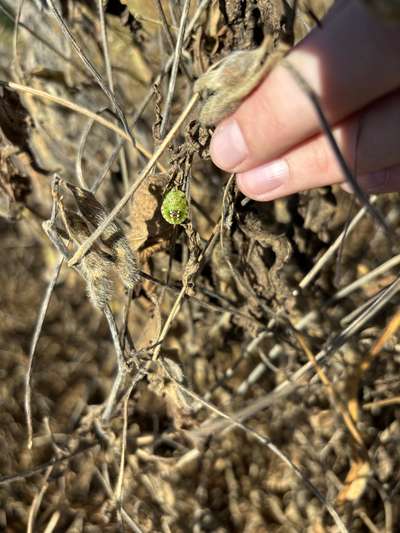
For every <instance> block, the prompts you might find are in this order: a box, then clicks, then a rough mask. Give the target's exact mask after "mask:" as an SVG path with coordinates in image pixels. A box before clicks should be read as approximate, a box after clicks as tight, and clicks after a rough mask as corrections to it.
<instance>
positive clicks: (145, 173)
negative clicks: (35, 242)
mask: <svg viewBox="0 0 400 533" xmlns="http://www.w3.org/2000/svg"><path fill="white" fill-rule="evenodd" d="M198 99H199V94H198V93H195V94H194V95H193V96H192V98H191V99H190V101H189V102H188V104H187V106H186V108H185V109H184V110H183V111H182V113H181V115H180V117H179V118H178V120H177V121H176V122H175V124H174V125H173V127H172V128H171V129H170V131H169V132H168V134H167V135H166V136H165V138H164V140H163V142H162V143H161V144H160V145H159V146H158V148H157V149H156V151H155V152H154V154H153V156H152V157H151V159H150V160H149V161H148V163H147V165H146V166H145V168H144V169H143V170H142V172H141V173H140V176H139V178H138V179H137V180H136V181H135V183H133V184H132V185H131V186H130V187H129V189H128V191H127V192H126V193H125V194H124V196H123V197H122V198H121V199H120V201H119V202H118V203H117V205H116V206H115V207H114V208H113V209H112V211H111V212H110V214H109V215H108V217H107V218H106V219H105V220H104V221H103V222H102V223H101V224H99V226H98V227H97V229H96V230H95V231H94V232H93V233H92V234H91V236H90V237H88V238H87V239H86V241H85V242H83V243H82V244H81V246H80V247H79V248H78V249H77V251H76V252H75V254H74V255H73V256H72V258H71V259H70V261H69V262H68V265H69V266H73V265H75V264H76V263H77V262H78V261H80V259H81V258H82V257H83V256H84V255H85V253H86V252H87V251H88V250H89V248H90V247H91V246H92V245H93V243H94V242H95V241H96V240H97V239H98V238H99V237H100V235H101V234H102V233H103V231H104V230H105V228H106V227H107V226H108V224H109V223H110V222H112V221H113V220H114V219H115V217H116V216H117V215H118V213H119V212H120V211H121V209H123V208H124V207H125V205H126V204H127V203H128V201H129V200H130V198H131V196H132V195H133V193H134V192H135V191H136V190H137V189H138V188H139V187H140V185H141V184H142V183H143V182H144V180H145V179H146V178H147V176H148V174H149V173H150V171H151V169H152V168H153V166H154V165H155V163H156V162H157V161H158V159H159V158H160V157H161V155H162V154H163V153H164V151H165V150H166V148H167V146H168V145H169V143H170V142H171V141H172V139H173V138H174V137H175V135H176V134H177V132H178V130H179V128H180V127H181V125H182V124H183V122H184V121H185V120H186V118H187V117H188V115H189V114H190V112H191V111H192V109H193V107H194V106H195V104H196V103H197V101H198Z"/></svg>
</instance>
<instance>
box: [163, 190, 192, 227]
mask: <svg viewBox="0 0 400 533" xmlns="http://www.w3.org/2000/svg"><path fill="white" fill-rule="evenodd" d="M161 214H162V216H163V217H164V218H165V220H166V221H167V222H169V223H170V224H182V222H185V220H186V219H187V217H188V215H189V209H188V203H187V200H186V195H185V193H184V192H182V191H178V190H177V189H172V190H171V191H169V192H168V193H167V194H166V195H165V196H164V200H163V202H162V204H161Z"/></svg>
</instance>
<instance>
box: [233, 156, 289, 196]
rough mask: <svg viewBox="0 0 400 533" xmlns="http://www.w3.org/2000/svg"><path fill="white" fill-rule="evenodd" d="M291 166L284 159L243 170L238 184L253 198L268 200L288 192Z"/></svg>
mask: <svg viewBox="0 0 400 533" xmlns="http://www.w3.org/2000/svg"><path fill="white" fill-rule="evenodd" d="M288 179H289V167H288V164H287V162H286V161H285V160H284V159H280V160H277V161H272V162H270V163H267V164H266V165H261V166H259V167H257V168H254V169H252V170H249V171H247V172H242V173H239V174H238V175H237V184H238V187H239V189H240V190H241V191H242V193H243V194H245V195H246V196H248V197H249V198H252V199H253V200H260V201H267V200H273V199H275V198H279V197H280V196H284V195H285V194H287V192H285V190H286V189H287V184H288Z"/></svg>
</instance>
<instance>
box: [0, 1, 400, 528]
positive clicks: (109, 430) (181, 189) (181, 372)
mask: <svg viewBox="0 0 400 533" xmlns="http://www.w3.org/2000/svg"><path fill="white" fill-rule="evenodd" d="M360 1H361V0H360ZM52 3H54V5H56V7H57V10H58V11H59V12H60V14H61V15H62V17H63V21H64V22H65V24H66V25H67V26H68V28H69V29H70V31H71V33H72V35H73V36H74V38H75V39H76V41H77V42H78V43H80V46H81V48H82V52H83V53H84V55H85V56H86V57H87V58H88V59H89V60H90V62H91V63H92V65H93V66H94V67H95V69H96V70H97V72H98V73H100V74H101V78H102V79H104V81H105V80H107V81H106V83H107V87H108V89H107V91H104V90H103V89H104V87H103V89H102V88H101V87H99V85H98V84H97V83H96V82H95V80H94V79H93V77H92V72H90V71H89V70H88V69H87V67H86V66H85V64H84V63H83V62H82V60H81V58H80V57H79V56H78V55H77V54H76V53H75V51H74V48H73V47H72V45H71V40H70V39H68V40H67V39H66V38H65V36H64V34H63V32H62V31H61V29H60V26H59V23H57V21H56V19H55V18H54V17H53V16H52V14H51V10H48V9H46V5H47V2H42V1H39V0H34V1H31V2H27V1H25V2H15V1H14V0H0V35H1V39H0V52H1V53H0V78H1V79H2V80H4V81H7V80H13V81H14V82H18V83H20V84H23V85H27V86H29V87H32V88H34V89H39V90H41V91H45V92H46V93H48V94H49V95H53V96H58V97H60V98H64V99H67V100H68V101H70V102H73V103H75V104H77V106H78V107H77V108H76V110H75V111H72V110H66V109H65V108H63V107H62V106H59V105H56V104H55V103H53V102H51V101H49V100H48V98H42V97H40V98H39V97H37V96H32V95H28V94H24V95H22V94H20V95H19V96H17V93H15V92H11V91H10V90H9V89H8V88H7V86H6V85H5V84H2V86H1V87H0V89H1V95H0V129H1V132H0V137H1V138H0V217H1V218H0V237H1V239H0V241H1V251H2V253H1V254H0V301H1V306H0V351H1V353H0V376H1V387H0V402H1V410H0V446H1V449H2V451H3V453H2V454H1V456H0V530H4V531H9V532H19V531H27V530H29V531H66V532H71V533H72V532H75V531H84V532H86V531H87V532H97V531H110V532H114V531H120V530H125V529H126V530H128V529H129V530H133V531H142V532H152V533H153V532H158V531H160V532H169V531H173V532H177V533H181V532H182V533H185V532H187V531H199V532H200V531H213V532H214V531H215V532H221V533H222V532H231V531H243V532H251V533H253V532H255V531H257V532H272V533H278V532H279V533H283V532H299V531H301V532H303V531H304V532H330V533H337V532H339V531H351V533H363V532H364V531H374V532H375V531H387V532H393V533H394V532H395V531H397V529H398V524H399V523H400V480H399V475H398V473H399V471H400V455H399V449H398V448H399V446H398V442H399V439H400V424H399V419H398V407H399V403H400V401H399V398H400V385H399V384H400V348H399V346H400V340H399V339H400V333H399V325H400V318H399V317H400V315H399V312H398V310H397V307H398V298H399V293H398V292H397V293H396V292H395V291H396V290H397V289H396V287H397V284H398V265H399V258H398V256H394V257H388V255H387V247H386V241H385V238H384V236H383V234H382V232H381V231H380V230H379V228H378V226H377V223H376V221H375V220H374V219H373V218H372V217H369V216H361V215H360V216H359V218H357V220H358V221H357V224H356V226H355V228H354V230H353V231H352V232H350V233H349V234H348V237H347V238H346V240H345V242H344V245H343V246H342V247H341V259H340V269H339V271H340V276H339V278H340V279H339V281H337V280H336V279H335V278H336V275H337V273H338V268H337V265H336V261H335V259H336V256H335V253H333V254H332V251H333V250H335V249H336V253H337V250H338V247H340V242H339V241H337V239H338V236H339V235H340V234H341V232H342V231H343V229H344V227H345V225H346V221H347V217H348V214H349V213H351V216H352V217H353V216H354V215H356V214H357V216H358V212H359V209H360V206H359V205H358V204H357V202H356V201H355V202H354V203H353V206H352V202H351V201H350V200H349V198H348V196H347V195H346V194H345V193H344V192H343V191H342V190H340V189H339V187H325V188H323V189H319V190H315V191H309V192H306V193H302V194H298V195H294V196H292V197H290V198H283V199H280V200H277V201H275V202H270V203H258V202H254V201H243V196H242V195H241V193H240V192H239V191H238V190H237V188H236V186H235V179H234V176H232V177H231V178H230V179H229V176H226V175H225V174H224V173H222V172H221V171H219V170H218V169H217V168H215V167H214V166H213V165H212V163H211V161H210V154H209V145H210V139H211V135H212V128H210V127H209V126H210V125H214V124H215V123H216V122H218V121H219V120H220V119H221V118H222V117H224V116H226V115H227V114H228V113H231V112H232V111H233V110H234V109H236V107H237V106H238V105H239V104H240V102H241V100H242V99H243V98H245V97H246V95H247V94H248V92H249V91H251V90H253V89H254V88H255V87H256V86H257V84H258V83H259V82H260V81H261V80H262V78H263V76H264V75H265V74H266V73H267V72H268V70H269V69H270V68H272V66H273V64H275V63H277V62H278V61H280V60H281V58H283V56H284V54H286V51H287V50H289V48H290V47H291V46H294V45H295V44H296V43H298V42H299V41H300V40H301V39H302V38H304V37H305V36H306V35H307V33H308V32H309V31H310V29H311V28H312V27H313V26H314V25H315V24H319V29H318V31H324V19H323V16H324V13H325V12H326V11H327V10H328V9H329V8H330V6H331V4H332V2H331V1H330V0H329V1H328V0H299V1H297V2H293V1H291V0H287V1H286V0H219V1H218V2H217V1H213V0H209V1H207V0H199V1H198V2H196V1H194V0H191V2H190V10H189V17H188V20H187V24H186V32H185V36H183V37H184V38H183V46H182V50H181V51H179V54H180V62H179V68H178V69H177V80H176V84H175V89H174V91H173V92H172V89H170V91H171V92H170V94H168V90H169V89H168V88H169V87H172V84H170V72H171V71H170V68H171V65H172V63H173V58H174V54H175V46H176V43H177V42H178V41H180V37H182V35H179V31H180V30H179V28H180V23H181V16H182V7H183V5H184V2H182V1H181V2H172V1H170V0H155V1H152V2H143V1H140V0H108V2H100V1H97V0H96V1H88V0H69V1H68V2H60V1H56V0H54V1H53V2H52ZM366 3H367V4H369V5H370V7H371V16H380V13H387V12H388V10H390V11H391V10H392V9H396V2H389V1H387V2H378V3H376V2H366ZM378 4H379V5H378ZM19 7H21V12H20V17H19V20H20V26H19V28H18V31H17V32H15V24H14V21H15V16H16V15H17V11H18V8H19ZM100 7H101V8H102V9H104V14H105V17H104V24H103V23H102V21H101V20H100V17H99V8H100ZM378 11H379V13H378ZM355 23H356V22H355ZM238 80H239V81H240V83H238ZM154 87H156V89H154ZM110 91H112V92H113V94H114V96H115V98H116V99H117V101H118V102H119V104H120V106H121V109H122V111H123V113H124V114H125V116H126V117H127V122H128V125H129V126H130V128H131V129H132V133H133V134H134V136H135V140H136V141H137V142H138V144H139V142H140V144H141V146H143V147H145V148H146V149H147V151H148V152H149V153H154V152H155V151H156V150H157V149H158V148H159V147H160V146H162V144H161V143H163V136H162V135H160V127H161V124H162V123H163V118H164V117H163V114H164V111H165V102H166V101H167V100H168V101H170V102H171V107H170V110H169V122H170V125H171V126H172V127H174V124H175V122H174V120H175V118H176V117H178V116H179V114H180V113H181V112H182V111H183V110H185V108H186V106H187V103H188V102H189V100H190V99H191V98H192V95H193V94H194V93H195V92H196V91H198V93H197V99H198V100H197V101H198V105H196V107H194V108H193V109H192V110H191V113H190V116H189V118H188V119H187V121H186V122H185V124H184V125H183V126H181V127H180V128H179V129H177V131H174V133H173V138H172V140H171V141H170V142H168V145H167V146H164V147H163V148H165V151H164V152H163V155H162V156H161V157H160V158H159V159H158V160H157V164H154V165H152V168H151V171H150V172H149V174H148V176H147V177H146V178H145V179H144V180H143V181H142V182H141V184H140V186H138V187H137V188H136V186H135V182H136V180H137V179H140V176H141V172H142V170H143V168H144V166H145V165H146V162H147V161H146V158H145V157H144V156H143V155H140V154H139V153H138V152H137V151H136V150H135V149H131V146H130V145H128V144H127V143H125V144H124V146H123V152H120V153H121V154H122V155H121V156H120V155H119V153H118V145H119V144H120V143H119V133H117V132H116V131H113V130H111V129H109V128H108V127H107V128H106V127H104V126H103V125H101V124H98V123H96V124H93V127H90V128H89V126H90V120H89V119H88V118H87V117H86V116H84V115H83V114H82V113H81V111H82V108H85V109H86V110H90V111H93V112H95V113H97V114H99V116H102V117H107V120H108V122H109V123H110V122H111V123H113V124H114V125H118V124H119V122H118V118H117V117H116V114H115V109H114V108H113V106H112V104H111V103H110V98H109V94H108V95H107V94H105V93H109V92H110ZM86 132H89V133H88V134H86ZM164 138H165V137H164ZM77 168H79V169H80V172H79V174H78V175H76V169H77ZM54 175H55V180H53V181H52V176H54ZM85 184H87V185H85ZM127 187H132V188H133V189H135V190H134V192H133V194H132V195H131V197H130V198H129V201H127V202H126V203H125V206H124V208H123V209H121V210H120V211H119V212H118V215H117V218H116V219H115V220H114V221H113V222H111V223H110V224H108V225H107V226H106V227H105V229H104V231H103V233H102V234H101V235H100V236H99V238H98V239H97V240H96V241H95V242H94V244H93V245H92V246H91V247H90V249H89V250H88V251H87V253H86V254H85V255H84V256H82V258H81V260H80V261H79V262H78V263H77V264H76V265H74V268H68V266H67V264H66V262H65V261H64V263H63V265H64V266H63V267H60V258H59V255H60V254H61V255H62V257H64V258H65V259H68V258H70V257H71V256H72V254H74V252H75V251H76V249H77V248H78V247H79V246H81V244H82V243H83V242H85V241H86V240H87V238H88V237H89V236H91V235H92V234H93V232H94V231H96V228H99V226H100V225H101V224H103V222H104V220H105V219H106V218H107V217H108V216H109V214H110V213H111V212H112V211H113V210H114V208H115V206H116V205H117V204H118V202H120V199H121V198H122V197H123V196H124V194H125V191H126V189H127ZM374 202H375V203H374V205H375V206H376V207H377V208H378V209H379V211H380V213H382V215H383V216H384V217H385V219H386V220H388V221H389V222H390V225H391V227H392V228H393V231H394V232H395V237H397V238H398V233H399V231H398V230H397V229H396V228H397V227H398V226H399V216H400V215H399V208H398V195H396V194H392V195H382V196H380V197H378V198H376V199H374ZM164 217H165V218H164ZM10 222H12V223H10ZM171 222H173V223H172V224H171ZM42 227H44V229H45V230H46V233H47V235H46V233H44V232H43V231H42ZM49 238H50V241H51V242H50V241H49ZM336 241H337V242H336ZM335 247H336V248H335ZM315 265H317V266H318V269H319V270H318V271H317V272H316V273H315V277H314V278H313V280H312V282H309V283H308V284H307V285H306V286H305V284H303V283H302V282H303V280H304V279H305V276H307V275H308V274H309V273H310V270H311V269H312V268H313V267H314V266H315ZM56 266H57V270H55V267H56ZM60 268H61V272H60V274H59V275H58V272H59V271H60ZM55 272H56V274H55ZM355 280H356V281H357V283H356V284H353V282H354V281H355ZM338 283H340V288H337V285H338ZM299 284H300V286H299ZM299 287H304V288H302V289H301V288H299ZM388 294H389V295H390V296H391V300H388V301H387V302H386V304H385V306H384V307H382V308H381V309H380V310H379V313H377V314H374V315H371V313H373V312H374V309H376V306H377V305H379V302H381V301H382V299H384V298H386V297H387V295H388ZM43 302H48V303H47V304H46V306H44V304H43ZM366 316H369V319H368V321H367V322H366V321H365V317H366ZM38 317H39V319H38ZM360 317H361V318H360ZM42 319H43V320H42ZM360 321H361V323H362V327H361V326H359V324H360ZM349 328H350V329H349ZM352 328H353V329H352ZM354 328H356V329H357V328H358V333H356V334H353V336H350V337H348V338H347V337H346V339H347V341H346V343H345V344H344V343H343V339H344V334H345V333H346V332H347V333H348V332H349V331H354ZM33 332H35V334H36V335H37V337H38V342H37V343H36V344H35V345H34V346H35V350H34V358H33V357H32V360H31V358H30V354H31V347H32V346H33V344H31V341H32V333H33ZM347 333H346V335H347ZM35 342H36V341H35ZM28 360H29V361H30V362H31V363H32V365H31V372H30V373H27V372H26V369H27V362H28ZM27 376H29V383H30V387H31V402H30V403H31V406H30V407H31V409H30V411H31V416H30V418H31V422H32V424H31V426H32V437H33V439H32V448H31V449H28V448H27V446H26V443H27V440H28V439H27V436H28V431H27V424H26V420H25V414H24V400H25V399H26V396H25V395H24V387H23V383H24V382H25V384H26V383H27ZM25 406H26V403H25ZM278 456H279V458H278Z"/></svg>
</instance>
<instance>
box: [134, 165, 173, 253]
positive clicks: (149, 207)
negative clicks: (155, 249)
mask: <svg viewBox="0 0 400 533" xmlns="http://www.w3.org/2000/svg"><path fill="white" fill-rule="evenodd" d="M168 181H169V178H168V176H166V175H164V174H157V175H153V176H150V177H149V178H148V179H147V180H145V181H144V182H143V183H142V184H141V185H140V187H139V188H138V190H137V191H136V192H135V194H134V196H133V198H132V202H131V206H130V215H129V222H130V224H131V231H130V232H129V242H130V244H131V246H132V248H133V249H134V250H139V248H141V249H145V248H147V247H149V246H153V245H154V244H156V243H161V244H164V245H165V244H166V243H167V242H168V241H169V239H170V237H171V234H172V226H171V225H170V224H168V223H167V222H166V221H165V220H164V218H163V217H162V216H161V204H162V199H163V194H164V191H165V187H166V186H167V185H168Z"/></svg>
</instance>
